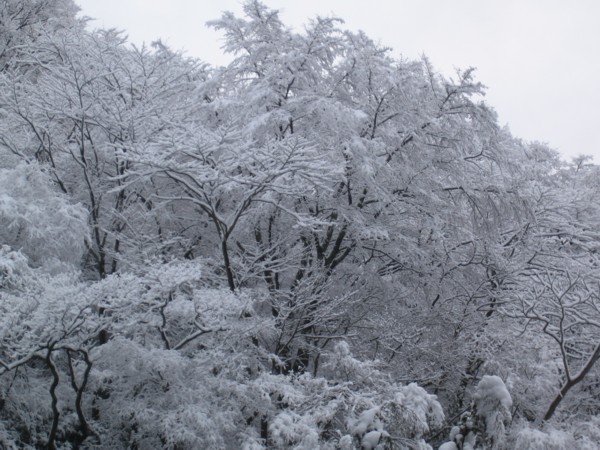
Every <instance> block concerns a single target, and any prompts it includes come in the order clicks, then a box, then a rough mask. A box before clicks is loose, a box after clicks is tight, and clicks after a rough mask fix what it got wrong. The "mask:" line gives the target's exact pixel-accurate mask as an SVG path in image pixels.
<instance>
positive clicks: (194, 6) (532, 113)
mask: <svg viewBox="0 0 600 450" xmlns="http://www.w3.org/2000/svg"><path fill="white" fill-rule="evenodd" d="M76 3H78V4H79V6H80V7H81V9H82V15H87V16H90V17H92V18H95V19H96V20H95V21H93V22H91V24H90V26H91V27H93V28H102V27H115V28H119V29H122V30H125V31H126V32H127V34H128V35H129V39H130V41H131V42H133V43H136V44H141V43H142V42H146V43H150V42H151V41H153V40H156V39H157V38H161V39H162V40H163V41H164V42H166V43H167V44H169V45H170V46H171V47H173V48H175V49H180V50H181V49H184V50H186V51H187V54H188V55H190V56H196V57H198V58H200V59H202V60H204V61H206V62H208V63H211V64H226V63H227V62H228V57H227V56H225V55H223V54H222V52H221V50H220V46H221V44H222V42H221V40H220V38H221V36H220V34H219V33H217V32H215V31H213V30H212V29H208V28H207V27H206V25H205V23H206V22H207V21H208V20H212V19H216V18H218V17H220V16H221V12H222V11H225V10H227V11H233V12H235V13H237V14H239V15H241V6H240V5H241V2H240V1H237V0H218V1H217V0H76ZM264 3H265V4H267V5H268V6H270V7H271V8H275V9H279V10H281V18H282V20H283V22H284V23H285V24H286V25H288V26H291V27H293V28H295V29H301V26H302V24H304V23H305V22H306V20H307V18H310V17H314V16H315V15H335V16H337V17H340V18H342V19H344V21H345V22H346V23H345V27H347V28H348V29H350V30H358V29H362V30H364V31H365V32H366V33H367V35H369V36H370V37H371V38H373V39H375V40H376V41H379V42H380V43H381V44H383V45H386V46H389V47H392V48H393V55H394V56H397V57H400V56H403V57H405V58H411V59H412V58H419V57H420V55H421V54H425V55H427V56H428V57H429V59H430V60H431V62H432V63H433V65H434V66H435V67H436V68H437V69H438V70H439V71H441V72H442V73H444V74H445V75H447V76H452V75H453V74H454V72H455V69H456V68H463V69H464V68H468V67H470V66H474V67H476V68H477V78H478V79H479V81H481V82H482V83H483V84H485V85H486V86H487V87H488V94H487V97H486V101H487V102H488V103H489V104H490V105H491V106H493V107H494V108H495V109H496V111H497V112H498V114H499V117H500V122H501V124H503V125H504V124H508V125H509V127H510V129H511V130H512V132H513V134H514V135H516V136H518V137H521V138H523V139H526V140H538V141H544V142H547V143H548V144H549V145H550V146H551V147H553V148H555V149H557V150H559V151H560V152H561V153H562V154H563V155H564V156H565V158H570V157H572V156H575V155H578V154H581V153H584V154H590V155H593V156H594V157H595V161H596V162H600V26H599V21H600V1H598V0H575V1H572V2H567V1H566V0H368V1H364V0H360V1H359V0H301V1H297V0H296V1H291V0H265V1H264Z"/></svg>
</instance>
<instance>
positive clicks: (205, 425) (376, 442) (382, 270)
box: [0, 0, 600, 450]
mask: <svg viewBox="0 0 600 450" xmlns="http://www.w3.org/2000/svg"><path fill="white" fill-rule="evenodd" d="M77 14H78V8H77V6H76V5H75V3H74V2H73V0H5V1H2V2H0V448H3V449H7V450H15V449H36V448H48V449H140V450H144V449H173V450H176V449H177V450H186V449H245V450H258V449H305V450H310V449H330V450H333V449H340V450H342V449H343V450H351V449H357V450H359V449H361V450H375V449H377V450H384V449H418V450H426V449H436V450H437V449H441V450H475V449H482V450H483V449H491V450H502V449H532V450H546V449H550V450H552V449H556V450H561V449H568V450H570V449H584V450H595V449H597V448H598V447H597V445H598V442H600V416H599V413H600V402H599V401H598V398H599V396H600V364H596V363H597V362H598V359H599V357H600V298H599V297H600V270H599V267H598V265H599V263H600V254H599V249H600V169H599V167H598V166H596V165H594V164H592V163H591V160H590V159H589V158H586V157H583V156H582V157H579V158H577V159H575V160H573V161H570V162H565V161H563V160H562V159H561V158H560V155H559V154H558V153H557V152H555V151H554V150H552V149H551V148H549V147H548V146H547V145H545V144H542V143H539V142H524V141H522V140H520V139H519V138H517V137H514V136H512V135H511V133H510V131H509V130H508V129H507V128H506V127H503V126H501V125H499V123H498V119H497V115H496V113H495V112H494V110H493V108H492V107H491V106H488V105H487V104H486V103H485V102H484V101H483V95H484V93H485V88H484V86H483V85H482V84H481V83H480V82H479V81H478V80H477V79H476V77H475V72H474V70H473V69H471V68H467V69H465V70H463V71H458V72H457V73H456V75H455V76H453V77H450V78H448V77H444V76H442V75H441V74H440V73H438V72H436V70H435V67H434V65H433V63H431V62H430V61H429V60H427V59H426V58H425V57H423V58H422V59H420V60H414V61H413V60H404V59H395V58H393V57H392V56H391V52H390V51H389V49H387V48H384V47H382V46H381V45H379V44H376V43H375V42H374V41H373V40H371V39H370V38H369V37H368V36H366V35H365V34H364V33H361V32H350V31H347V30H346V29H345V28H344V26H343V22H342V21H341V20H339V19H336V18H331V17H329V18H323V17H317V18H315V19H313V20H311V21H309V22H308V23H307V24H306V25H305V27H304V29H302V30H292V29H290V28H288V27H286V25H285V24H283V23H282V22H281V20H280V17H279V15H278V13H277V11H274V10H271V9H270V8H269V7H268V6H267V5H265V4H263V3H261V2H259V1H257V0H249V1H246V2H245V3H244V14H243V16H242V17H238V16H236V15H234V14H232V13H224V14H223V15H222V17H221V18H215V20H214V21H212V22H209V24H208V26H210V27H213V28H215V29H217V30H219V31H220V32H221V33H222V36H223V43H224V46H223V50H224V51H225V52H227V53H228V54H230V55H231V63H230V64H229V65H227V66H226V67H212V66H209V65H207V64H205V63H203V62H202V61H200V60H198V59H195V58H191V57H188V56H186V55H185V54H184V53H181V52H177V51H173V50H172V49H170V48H168V47H167V46H166V45H165V44H163V43H162V42H161V41H160V40H159V41H156V42H155V43H153V44H152V45H150V46H147V47H136V46H134V45H131V44H130V43H128V42H127V38H126V35H125V34H124V33H123V32H119V31H116V30H94V31H92V30H91V29H90V27H89V26H88V21H87V20H86V19H82V18H79V16H78V15H77ZM398 50H399V51H401V50H402V49H398ZM540 138H541V139H543V136H541V137H540Z"/></svg>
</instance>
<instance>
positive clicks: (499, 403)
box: [440, 375, 526, 450]
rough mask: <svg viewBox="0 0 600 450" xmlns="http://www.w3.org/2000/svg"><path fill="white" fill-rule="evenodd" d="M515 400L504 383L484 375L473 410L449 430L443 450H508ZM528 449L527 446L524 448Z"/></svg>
mask: <svg viewBox="0 0 600 450" xmlns="http://www.w3.org/2000/svg"><path fill="white" fill-rule="evenodd" d="M511 406H512V398H511V396H510V393H509V392H508V389H506V385H505V384H504V381H502V379H501V378H500V377H498V376H495V375H485V376H483V377H482V379H481V380H480V381H479V383H478V384H477V387H476V389H475V393H474V395H473V402H472V405H471V408H470V411H465V412H464V413H463V414H462V415H461V417H460V423H459V424H457V425H456V426H454V427H452V429H451V430H450V436H449V439H450V441H449V442H446V443H444V444H442V446H441V447H440V450H455V449H457V448H460V449H462V450H484V449H485V450H488V449H489V450H500V449H504V448H506V437H507V436H506V427H507V426H508V424H509V423H510V420H511V412H510V408H511ZM523 448H526V447H523Z"/></svg>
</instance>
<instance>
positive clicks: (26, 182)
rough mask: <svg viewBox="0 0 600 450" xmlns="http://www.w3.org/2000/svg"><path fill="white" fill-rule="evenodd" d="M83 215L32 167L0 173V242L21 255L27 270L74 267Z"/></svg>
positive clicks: (81, 240) (82, 242)
mask: <svg viewBox="0 0 600 450" xmlns="http://www.w3.org/2000/svg"><path fill="white" fill-rule="evenodd" d="M87 217H88V213H87V211H86V210H85V209H84V208H83V207H82V206H80V205H72V204H70V202H69V200H68V198H66V196H64V195H61V194H59V193H58V192H56V188H55V186H53V184H52V182H51V179H50V177H49V176H48V175H47V174H46V173H44V172H43V171H42V167H41V166H38V165H37V164H25V163H21V164H19V165H17V166H16V167H14V168H12V169H0V241H1V242H2V243H3V244H4V245H9V246H11V247H12V248H13V249H14V250H18V251H21V252H23V254H25V255H27V258H28V261H29V264H31V266H32V267H41V268H43V269H44V270H45V271H49V272H52V273H57V272H59V271H62V270H65V269H68V268H71V270H72V269H74V268H75V267H77V266H78V265H79V264H80V262H81V258H82V256H83V252H84V250H85V243H86V240H87V239H88V238H89V235H88V231H87Z"/></svg>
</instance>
